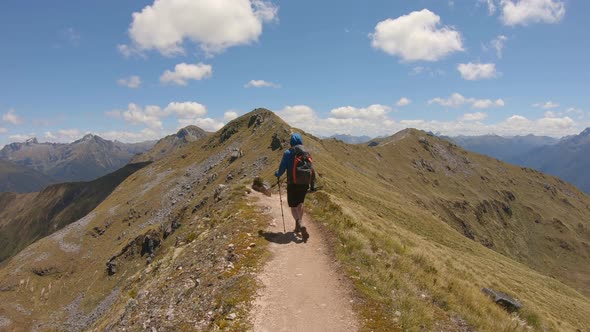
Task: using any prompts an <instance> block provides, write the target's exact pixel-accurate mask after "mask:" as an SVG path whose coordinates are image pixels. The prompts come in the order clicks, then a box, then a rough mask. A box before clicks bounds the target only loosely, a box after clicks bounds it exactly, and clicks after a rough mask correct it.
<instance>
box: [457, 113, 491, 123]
mask: <svg viewBox="0 0 590 332" xmlns="http://www.w3.org/2000/svg"><path fill="white" fill-rule="evenodd" d="M487 117H488V114H487V113H483V112H475V113H465V114H463V116H462V117H461V118H460V119H459V120H461V121H482V120H485V119H486V118H487Z"/></svg>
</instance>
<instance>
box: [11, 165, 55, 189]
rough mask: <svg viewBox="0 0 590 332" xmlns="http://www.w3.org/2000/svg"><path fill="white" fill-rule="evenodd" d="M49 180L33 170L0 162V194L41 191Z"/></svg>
mask: <svg viewBox="0 0 590 332" xmlns="http://www.w3.org/2000/svg"><path fill="white" fill-rule="evenodd" d="M50 183H51V179H50V178H49V177H48V176H46V175H44V174H41V173H39V172H37V171H35V170H33V169H30V168H27V167H23V166H19V165H16V164H14V163H11V162H9V161H5V160H0V192H8V191H10V192H31V191H37V190H41V189H43V188H44V187H45V186H47V185H48V184H50Z"/></svg>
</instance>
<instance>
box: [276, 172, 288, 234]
mask: <svg viewBox="0 0 590 332" xmlns="http://www.w3.org/2000/svg"><path fill="white" fill-rule="evenodd" d="M277 184H278V185H279V199H280V201H281V217H283V233H287V228H285V213H284V212H283V195H282V194H281V178H277Z"/></svg>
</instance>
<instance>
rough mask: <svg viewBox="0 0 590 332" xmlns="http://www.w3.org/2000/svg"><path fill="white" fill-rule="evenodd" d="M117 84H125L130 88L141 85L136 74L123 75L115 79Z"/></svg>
mask: <svg viewBox="0 0 590 332" xmlns="http://www.w3.org/2000/svg"><path fill="white" fill-rule="evenodd" d="M117 84H119V85H121V86H126V87H128V88H130V89H137V88H139V86H140V85H141V78H139V76H136V75H133V76H129V77H124V78H121V79H119V80H117Z"/></svg>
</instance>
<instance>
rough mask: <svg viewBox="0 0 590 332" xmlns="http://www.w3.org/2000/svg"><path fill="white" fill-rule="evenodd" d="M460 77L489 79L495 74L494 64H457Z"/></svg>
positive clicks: (472, 79) (471, 79) (470, 79)
mask: <svg viewBox="0 0 590 332" xmlns="http://www.w3.org/2000/svg"><path fill="white" fill-rule="evenodd" d="M457 70H458V71H459V72H460V73H461V77H463V78H464V79H466V80H469V81H475V80H482V79H490V78H494V77H496V76H497V73H496V65H495V64H493V63H471V62H469V63H461V64H459V65H458V66H457Z"/></svg>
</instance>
